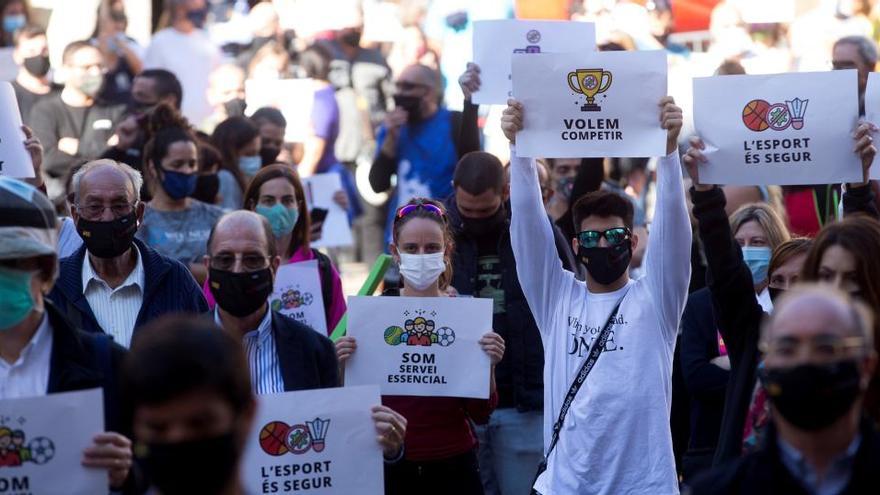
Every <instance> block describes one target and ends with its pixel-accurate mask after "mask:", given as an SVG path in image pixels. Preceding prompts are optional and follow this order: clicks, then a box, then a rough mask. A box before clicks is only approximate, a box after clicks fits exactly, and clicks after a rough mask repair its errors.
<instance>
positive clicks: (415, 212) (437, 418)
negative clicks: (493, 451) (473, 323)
mask: <svg viewBox="0 0 880 495" xmlns="http://www.w3.org/2000/svg"><path fill="white" fill-rule="evenodd" d="M452 239H453V238H452V234H451V232H450V231H449V225H448V220H447V217H446V210H445V208H444V207H443V205H442V204H441V203H439V202H437V201H433V200H430V199H424V198H416V199H412V200H410V201H409V202H408V203H407V204H405V205H403V206H402V207H400V208H398V210H397V213H396V214H395V215H394V222H393V225H392V242H393V243H392V244H391V253H392V256H394V258H395V261H397V262H398V263H399V264H400V273H401V275H402V277H403V280H404V286H403V288H402V289H401V290H400V291H399V292H386V294H384V295H387V296H397V295H399V296H407V297H448V295H447V293H446V288H447V287H448V286H449V283H450V281H451V280H452V262H451V256H452V253H453V241H452ZM480 346H481V347H482V349H483V351H484V352H485V353H486V354H487V355H488V356H489V359H490V361H491V363H492V365H491V373H490V378H489V380H490V385H489V389H490V397H489V399H488V400H481V399H460V398H454V397H403V396H384V397H383V399H382V402H383V404H385V405H387V406H388V407H390V408H391V409H394V410H395V411H397V412H399V413H400V414H402V415H403V416H404V417H405V418H406V419H407V434H406V443H405V449H404V450H405V458H404V459H403V460H402V461H400V462H398V463H396V464H393V465H386V470H385V493H386V494H388V495H397V494H410V493H426V494H429V493H430V494H434V493H444V494H446V493H455V494H459V495H481V494H482V493H483V485H482V482H481V481H480V472H479V467H478V464H477V455H476V451H477V439H476V435H475V434H474V431H473V429H472V427H471V421H473V422H475V423H485V422H487V421H488V419H489V415H490V414H491V412H492V410H493V409H494V408H495V406H496V404H497V402H498V394H497V392H496V390H495V365H496V364H498V362H499V361H501V357H502V356H503V355H504V340H503V339H502V338H501V336H499V335H498V334H497V333H495V332H493V331H489V332H487V333H486V334H485V335H483V338H482V339H480ZM356 350H357V342H356V341H355V339H354V338H352V337H342V338H341V339H339V340H338V341H337V342H336V355H337V356H338V357H339V362H340V366H344V363H345V361H346V360H348V359H349V358H350V357H351V356H352V354H354V353H355V352H356Z"/></svg>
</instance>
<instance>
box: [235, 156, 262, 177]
mask: <svg viewBox="0 0 880 495" xmlns="http://www.w3.org/2000/svg"><path fill="white" fill-rule="evenodd" d="M262 167H263V159H262V158H260V155H254V156H242V157H239V159H238V168H239V169H240V170H241V171H242V172H244V175H247V176H248V177H253V176H255V175H257V172H259V171H260V169H261V168H262Z"/></svg>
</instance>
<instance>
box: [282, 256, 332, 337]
mask: <svg viewBox="0 0 880 495" xmlns="http://www.w3.org/2000/svg"><path fill="white" fill-rule="evenodd" d="M269 305H270V306H271V307H272V310H273V311H278V312H279V313H281V314H283V315H287V316H289V317H291V318H293V319H294V320H296V321H298V322H300V323H302V324H304V325H308V326H310V327H312V328H313V329H314V330H315V331H316V332H318V333H320V334H321V335H324V336H326V335H327V318H326V316H325V314H324V297H323V295H322V292H321V278H320V275H319V274H318V261H317V260H309V261H301V262H299V263H290V264H287V265H282V266H280V267H279V268H278V273H277V274H276V275H275V287H274V289H272V295H271V296H270V297H269Z"/></svg>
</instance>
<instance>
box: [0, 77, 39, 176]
mask: <svg viewBox="0 0 880 495" xmlns="http://www.w3.org/2000/svg"><path fill="white" fill-rule="evenodd" d="M0 108H2V109H3V112H2V114H0V175H5V176H7V177H14V178H16V179H27V178H31V177H33V176H34V164H33V162H31V155H30V154H29V153H28V151H27V149H25V147H24V144H22V143H24V140H25V137H24V133H23V132H22V131H21V113H20V112H19V110H18V100H16V99H15V90H14V89H12V85H11V84H9V83H8V82H0Z"/></svg>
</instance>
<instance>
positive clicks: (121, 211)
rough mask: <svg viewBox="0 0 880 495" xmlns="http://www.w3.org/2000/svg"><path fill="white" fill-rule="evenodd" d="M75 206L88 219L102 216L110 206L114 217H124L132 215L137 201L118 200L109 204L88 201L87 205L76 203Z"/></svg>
mask: <svg viewBox="0 0 880 495" xmlns="http://www.w3.org/2000/svg"><path fill="white" fill-rule="evenodd" d="M73 206H74V207H75V208H76V209H77V211H79V214H80V215H82V216H83V217H84V218H86V219H87V220H95V219H98V218H100V217H101V216H102V215H103V214H104V210H106V209H107V208H110V211H111V212H112V213H113V217H114V218H122V217H124V216H127V215H131V212H133V211H134V209H135V207H136V206H137V203H124V202H117V203H112V204H110V205H109V206H107V205H104V204H102V203H88V204H85V205H81V204H77V203H74V204H73Z"/></svg>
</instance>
